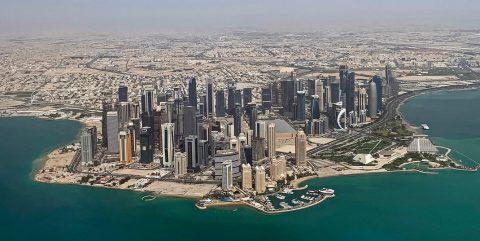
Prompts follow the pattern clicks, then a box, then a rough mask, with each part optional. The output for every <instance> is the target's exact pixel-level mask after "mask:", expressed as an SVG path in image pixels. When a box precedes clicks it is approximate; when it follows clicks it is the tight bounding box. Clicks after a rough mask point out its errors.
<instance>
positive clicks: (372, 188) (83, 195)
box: [0, 90, 480, 241]
mask: <svg viewBox="0 0 480 241" xmlns="http://www.w3.org/2000/svg"><path fill="white" fill-rule="evenodd" d="M479 106H480V90H464V91H445V92H434V93H428V94H424V95H420V96H417V97H415V98H412V99H410V100H409V101H407V102H406V103H405V104H403V105H402V106H401V108H400V110H401V112H402V115H403V116H404V117H405V118H406V119H407V120H408V122H409V123H411V124H412V125H415V126H418V125H420V124H422V123H426V124H428V125H429V126H430V130H428V131H425V132H424V133H425V134H427V135H429V137H430V138H431V140H432V141H433V142H434V143H435V144H437V145H442V146H445V147H449V148H452V149H453V150H454V152H452V155H453V157H454V158H457V159H458V160H459V161H462V162H465V163H467V162H468V163H475V162H476V161H478V160H480V114H479V112H478V107H479ZM81 127H82V125H81V124H80V123H79V122H75V121H68V120H43V119H36V118H28V117H14V118H0V240H2V241H16V240H25V241H44V240H45V241H53V240H65V241H76V240H78V241H90V240H102V241H105V240H112V241H124V240H125V241H127V240H128V241H132V240H143V241H152V240H167V241H170V240H171V241H182V240H195V241H203V240H208V241H212V240H218V241H236V240H239V241H240V240H241V241H246V240H261V241H270V240H272V241H273V240H275V241H281V240H326V241H336V240H345V241H347V240H353V241H363V240H365V241H367V240H368V241H376V240H378V241H390V240H392V241H397V240H398V241H400V240H401V241H404V240H405V241H417V240H418V241H428V240H435V241H447V240H449V241H450V240H452V241H457V240H461V241H469V240H472V241H477V240H480V175H479V173H478V172H463V171H453V170H445V171H440V172H439V173H438V174H436V175H427V174H420V173H384V174H366V175H356V176H340V177H330V178H321V179H315V180H309V181H307V182H306V184H308V185H309V187H310V188H316V187H329V188H333V189H335V191H336V197H335V198H333V199H328V200H326V201H325V202H323V203H321V204H319V205H317V206H314V207H311V208H308V209H304V210H301V211H297V212H291V213H284V214H279V215H266V214H263V213H260V212H258V211H256V210H254V209H251V208H248V207H219V208H208V209H206V210H197V209H196V208H195V207H194V200H190V199H182V198H170V197H161V198H157V199H155V200H153V201H148V202H146V201H142V199H141V198H142V196H144V195H145V194H143V193H139V192H133V191H128V190H112V189H103V188H95V187H88V186H78V185H61V184H45V183H38V182H34V181H33V180H32V173H33V171H34V170H35V169H36V168H38V165H39V163H40V161H41V159H42V158H43V157H44V156H45V155H46V154H47V153H49V152H50V151H52V150H54V149H55V148H58V147H60V146H64V145H68V144H71V143H72V142H73V141H75V140H76V139H77V138H78V134H79V131H80V129H81Z"/></svg>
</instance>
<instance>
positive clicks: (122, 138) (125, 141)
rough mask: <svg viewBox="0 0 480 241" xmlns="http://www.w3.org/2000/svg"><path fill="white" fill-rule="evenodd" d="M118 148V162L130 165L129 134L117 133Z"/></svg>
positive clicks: (130, 148) (125, 132)
mask: <svg viewBox="0 0 480 241" xmlns="http://www.w3.org/2000/svg"><path fill="white" fill-rule="evenodd" d="M118 146H119V157H120V162H121V163H123V164H130V163H132V143H131V138H130V132H128V131H120V132H119V133H118Z"/></svg>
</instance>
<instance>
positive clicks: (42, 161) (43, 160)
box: [5, 87, 478, 213]
mask: <svg viewBox="0 0 480 241" xmlns="http://www.w3.org/2000/svg"><path fill="white" fill-rule="evenodd" d="M473 89H478V87H466V88H464V89H447V90H445V89H441V90H428V91H425V92H421V93H418V94H415V95H412V96H410V97H408V98H405V99H404V100H402V101H401V102H400V103H399V104H398V106H397V107H396V109H395V112H396V114H398V115H399V116H400V118H401V119H402V122H403V123H405V124H406V125H407V127H408V128H410V129H412V130H415V132H417V133H418V131H420V130H419V128H417V127H415V126H413V125H412V124H411V123H409V122H408V120H406V119H405V117H404V116H403V114H402V113H401V111H400V108H401V106H402V105H403V104H405V103H406V102H407V101H410V100H411V99H412V98H414V97H417V96H420V95H423V94H427V93H432V92H443V91H460V90H473ZM31 117H32V118H39V117H35V116H31ZM5 118H9V117H5ZM12 118H14V117H12ZM41 119H49V120H57V119H52V118H41ZM62 119H65V120H74V121H78V122H80V123H81V124H82V125H85V122H82V121H80V120H78V119H72V118H62ZM76 139H78V135H77V137H76ZM76 139H74V140H73V141H75V140H76ZM65 146H66V143H65V144H62V145H59V146H58V147H56V148H54V149H53V150H51V151H47V152H46V153H43V154H42V155H41V157H39V158H38V160H39V161H38V164H37V166H36V168H34V169H35V170H33V173H34V175H33V180H34V181H37V182H44V183H55V184H67V185H81V186H88V187H100V188H109V189H117V190H129V191H135V192H141V193H146V195H152V196H155V197H171V198H182V199H191V200H198V199H201V198H202V197H203V195H191V194H187V193H184V194H180V193H173V192H168V191H165V190H160V191H153V190H148V188H146V189H143V188H141V189H133V188H127V187H121V186H105V185H88V184H81V183H77V182H74V181H64V182H62V181H60V182H58V181H57V180H55V181H47V180H42V178H41V177H40V175H41V173H40V172H41V171H43V170H45V168H46V167H48V164H49V163H51V162H55V159H54V158H52V155H54V154H55V153H56V152H59V150H61V149H62V148H64V147H65ZM328 169H331V171H325V170H323V171H322V170H319V171H317V173H316V175H311V176H306V177H301V178H299V179H295V180H293V181H292V182H291V185H292V186H293V187H295V188H299V187H301V186H303V184H304V183H305V182H307V181H309V180H313V179H317V178H318V179H321V178H328V177H337V176H353V175H366V174H383V173H385V174H386V173H395V172H409V173H415V172H418V170H394V171H388V170H386V169H384V168H380V169H372V170H360V169H350V168H348V167H347V169H346V170H341V171H337V170H334V169H332V168H328ZM432 170H459V171H465V170H462V169H458V168H451V167H444V168H435V169H433V168H432ZM467 171H468V170H467ZM470 171H471V170H470ZM427 174H431V173H427ZM158 182H162V183H164V184H170V183H173V182H168V181H160V180H159V181H158ZM180 185H189V186H190V187H192V186H194V185H190V184H180ZM325 199H327V198H325ZM323 201H324V200H322V201H320V202H318V203H315V204H314V205H317V204H319V203H322V202H323ZM209 206H249V207H251V208H254V209H256V210H258V211H262V212H264V213H268V212H265V211H264V210H261V209H259V208H257V207H255V206H253V205H252V204H249V203H247V202H244V201H234V202H220V203H215V204H211V205H209ZM311 206H313V205H311ZM305 208H306V207H305ZM302 209H303V208H302ZM295 211H296V210H295Z"/></svg>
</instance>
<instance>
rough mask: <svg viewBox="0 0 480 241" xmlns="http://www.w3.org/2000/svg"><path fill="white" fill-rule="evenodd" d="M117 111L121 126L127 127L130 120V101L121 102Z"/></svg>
mask: <svg viewBox="0 0 480 241" xmlns="http://www.w3.org/2000/svg"><path fill="white" fill-rule="evenodd" d="M117 112H118V126H119V128H126V127H127V124H128V123H129V122H130V103H128V102H120V103H119V105H118V110H117Z"/></svg>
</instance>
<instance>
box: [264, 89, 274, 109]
mask: <svg viewBox="0 0 480 241" xmlns="http://www.w3.org/2000/svg"><path fill="white" fill-rule="evenodd" d="M270 108H272V90H271V89H270V88H262V109H264V110H270Z"/></svg>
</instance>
